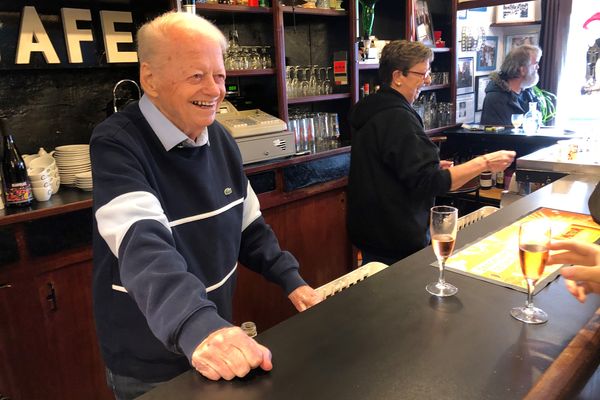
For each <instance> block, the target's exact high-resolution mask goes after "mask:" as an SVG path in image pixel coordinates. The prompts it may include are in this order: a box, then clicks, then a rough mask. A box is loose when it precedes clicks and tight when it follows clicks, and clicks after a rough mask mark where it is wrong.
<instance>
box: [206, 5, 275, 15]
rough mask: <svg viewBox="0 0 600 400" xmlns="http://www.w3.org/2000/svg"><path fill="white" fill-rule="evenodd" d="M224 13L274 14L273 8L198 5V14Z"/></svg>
mask: <svg viewBox="0 0 600 400" xmlns="http://www.w3.org/2000/svg"><path fill="white" fill-rule="evenodd" d="M198 11H201V12H219V13H221V12H223V13H234V12H239V13H249V14H270V13H272V12H273V9H272V8H271V7H249V6H237V5H233V4H208V3H196V12H198Z"/></svg>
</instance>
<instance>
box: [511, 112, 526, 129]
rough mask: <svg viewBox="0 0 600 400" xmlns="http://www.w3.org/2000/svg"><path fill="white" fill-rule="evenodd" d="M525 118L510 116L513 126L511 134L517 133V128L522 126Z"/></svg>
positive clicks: (515, 115)
mask: <svg viewBox="0 0 600 400" xmlns="http://www.w3.org/2000/svg"><path fill="white" fill-rule="evenodd" d="M524 119H525V116H524V115H523V114H512V115H511V116H510V122H511V123H512V124H513V126H514V128H513V130H512V131H513V132H519V127H520V126H521V125H523V120H524Z"/></svg>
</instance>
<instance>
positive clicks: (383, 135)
mask: <svg viewBox="0 0 600 400" xmlns="http://www.w3.org/2000/svg"><path fill="white" fill-rule="evenodd" d="M432 59H433V53H432V51H431V49H429V48H428V47H426V46H425V45H423V44H422V43H420V42H409V41H405V40H397V41H393V42H390V43H389V44H387V45H386V46H385V47H384V48H383V51H382V54H381V59H380V63H379V78H380V81H381V89H380V90H379V91H378V92H377V93H375V94H372V95H369V96H367V97H366V98H364V99H363V100H361V101H360V102H358V103H357V104H356V105H355V106H354V108H353V109H352V111H351V113H350V124H351V127H352V153H351V161H350V177H349V184H348V231H349V234H350V239H351V241H352V243H353V244H354V245H355V246H356V247H358V248H359V249H360V250H361V251H362V254H363V263H367V262H370V261H379V262H383V263H385V264H392V263H394V262H396V261H398V260H400V259H402V258H404V257H406V256H408V255H410V254H412V253H414V252H416V251H418V250H420V249H422V248H424V247H426V246H427V245H428V244H429V237H428V233H427V231H428V217H429V209H430V208H431V207H432V206H433V203H434V199H435V196H436V195H441V194H444V193H446V192H447V191H449V190H454V189H457V188H459V187H461V186H462V185H464V184H465V183H466V182H468V181H469V180H470V179H472V178H474V177H476V176H477V175H479V174H480V173H481V172H483V171H502V170H504V169H505V168H506V167H508V166H509V165H510V164H511V163H512V161H513V159H514V156H515V153H514V152H512V151H497V152H495V153H491V154H486V155H484V156H480V157H477V158H475V159H473V160H471V161H469V162H467V163H464V164H461V165H457V166H452V163H451V162H448V161H440V158H439V154H438V148H437V146H436V145H435V144H434V143H433V142H432V141H431V140H430V139H429V137H428V136H427V134H426V133H425V129H424V126H423V121H422V120H421V117H420V116H419V115H418V114H417V112H416V111H415V110H414V109H413V107H412V104H413V102H414V101H415V100H416V99H417V97H418V96H419V93H420V91H421V88H422V87H423V86H424V85H428V84H429V83H430V82H431V78H430V76H429V75H430V62H431V61H432Z"/></svg>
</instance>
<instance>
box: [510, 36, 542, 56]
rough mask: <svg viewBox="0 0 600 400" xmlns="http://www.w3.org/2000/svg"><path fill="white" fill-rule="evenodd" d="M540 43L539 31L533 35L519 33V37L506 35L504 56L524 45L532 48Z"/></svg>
mask: <svg viewBox="0 0 600 400" xmlns="http://www.w3.org/2000/svg"><path fill="white" fill-rule="evenodd" d="M539 41H540V33H539V32H538V31H536V32H531V33H519V34H518V35H506V36H505V37H504V55H506V54H508V53H509V52H510V51H511V50H512V49H514V48H515V47H518V46H523V45H524V44H527V45H530V46H538V43H539Z"/></svg>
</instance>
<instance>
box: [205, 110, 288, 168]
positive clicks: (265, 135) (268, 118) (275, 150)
mask: <svg viewBox="0 0 600 400" xmlns="http://www.w3.org/2000/svg"><path fill="white" fill-rule="evenodd" d="M216 119H217V121H219V123H221V125H223V126H224V127H225V129H227V131H228V132H229V133H230V134H231V136H233V138H234V139H235V141H236V142H237V144H238V147H239V148H240V152H241V153H242V160H243V163H244V164H249V163H253V162H258V161H265V160H270V159H274V158H279V157H286V156H292V155H294V153H295V152H296V143H295V139H294V134H293V132H289V131H288V130H287V124H286V123H285V121H282V120H281V119H279V118H276V117H274V116H272V115H270V114H267V113H266V112H264V111H261V110H259V109H253V110H244V111H238V110H237V109H236V108H235V107H234V105H233V104H231V103H230V102H229V101H227V100H223V102H222V103H221V106H220V108H219V111H218V113H217V115H216Z"/></svg>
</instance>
